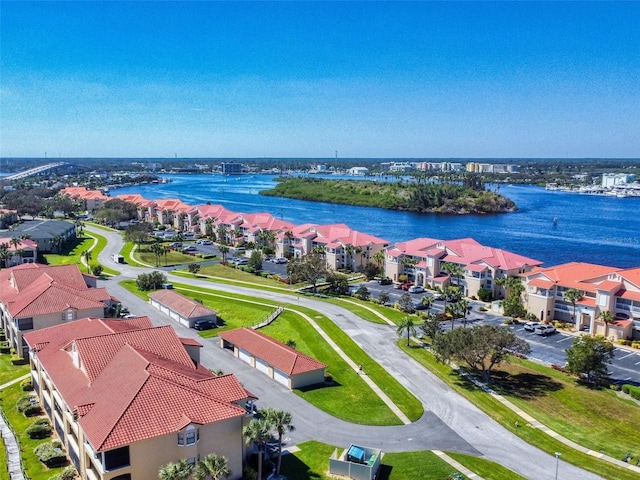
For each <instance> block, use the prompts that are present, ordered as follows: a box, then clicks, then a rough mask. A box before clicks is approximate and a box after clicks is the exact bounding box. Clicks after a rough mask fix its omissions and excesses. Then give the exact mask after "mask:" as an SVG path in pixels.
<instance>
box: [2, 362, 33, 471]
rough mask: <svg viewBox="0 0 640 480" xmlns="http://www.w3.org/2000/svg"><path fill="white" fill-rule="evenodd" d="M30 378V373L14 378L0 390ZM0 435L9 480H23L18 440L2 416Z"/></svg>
mask: <svg viewBox="0 0 640 480" xmlns="http://www.w3.org/2000/svg"><path fill="white" fill-rule="evenodd" d="M29 377H31V374H30V373H27V374H26V375H23V376H22V377H19V378H15V379H13V380H11V381H10V382H7V383H5V384H4V385H0V390H2V389H3V388H7V387H10V386H11V385H14V384H16V383H18V382H21V381H23V380H26V379H27V378H29ZM0 434H1V435H2V440H3V442H4V448H5V450H6V452H7V471H8V472H9V477H10V478H11V480H24V474H23V473H22V458H21V456H20V446H19V445H18V440H17V439H16V437H15V435H14V434H13V430H11V428H10V427H9V425H7V424H6V423H5V421H4V415H0Z"/></svg>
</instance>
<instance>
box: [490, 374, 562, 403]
mask: <svg viewBox="0 0 640 480" xmlns="http://www.w3.org/2000/svg"><path fill="white" fill-rule="evenodd" d="M491 378H492V380H493V382H492V384H491V385H490V386H491V388H493V390H495V391H496V392H497V393H500V394H502V395H510V396H513V397H516V398H521V399H523V400H528V399H532V398H535V397H542V396H545V395H547V394H548V393H550V392H557V391H558V390H562V389H563V388H564V386H563V385H562V383H560V382H557V381H556V380H554V379H553V378H551V377H548V376H546V375H541V374H539V373H518V374H516V375H511V374H509V373H508V372H503V371H496V372H493V373H492V375H491Z"/></svg>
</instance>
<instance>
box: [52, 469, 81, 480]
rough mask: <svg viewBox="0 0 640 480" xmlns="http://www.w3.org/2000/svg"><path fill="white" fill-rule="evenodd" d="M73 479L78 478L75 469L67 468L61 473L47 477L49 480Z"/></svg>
mask: <svg viewBox="0 0 640 480" xmlns="http://www.w3.org/2000/svg"><path fill="white" fill-rule="evenodd" d="M75 478H78V472H77V471H76V467H74V466H69V467H67V468H65V469H64V470H63V471H62V473H60V474H58V475H54V476H53V477H49V480H74V479H75Z"/></svg>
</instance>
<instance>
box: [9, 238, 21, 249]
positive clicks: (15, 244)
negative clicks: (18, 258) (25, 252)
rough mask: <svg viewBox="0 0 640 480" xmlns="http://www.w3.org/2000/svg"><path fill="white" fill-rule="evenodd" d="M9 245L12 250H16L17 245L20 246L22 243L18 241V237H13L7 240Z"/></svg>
mask: <svg viewBox="0 0 640 480" xmlns="http://www.w3.org/2000/svg"><path fill="white" fill-rule="evenodd" d="M9 243H10V244H11V245H12V246H13V249H14V250H17V249H18V245H20V244H21V243H22V242H21V241H20V239H19V238H18V237H13V238H11V239H10V240H9Z"/></svg>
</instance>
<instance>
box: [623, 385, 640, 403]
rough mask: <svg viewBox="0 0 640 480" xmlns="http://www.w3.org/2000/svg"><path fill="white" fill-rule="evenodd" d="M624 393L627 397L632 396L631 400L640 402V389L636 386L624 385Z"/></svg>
mask: <svg viewBox="0 0 640 480" xmlns="http://www.w3.org/2000/svg"><path fill="white" fill-rule="evenodd" d="M622 391H623V392H624V393H626V394H627V395H630V396H631V398H635V399H636V400H640V387H636V386H635V385H630V384H628V383H625V384H624V385H622Z"/></svg>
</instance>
